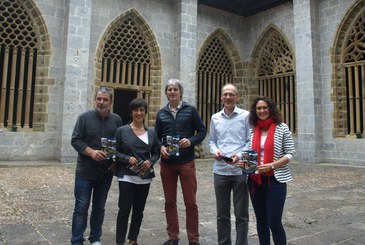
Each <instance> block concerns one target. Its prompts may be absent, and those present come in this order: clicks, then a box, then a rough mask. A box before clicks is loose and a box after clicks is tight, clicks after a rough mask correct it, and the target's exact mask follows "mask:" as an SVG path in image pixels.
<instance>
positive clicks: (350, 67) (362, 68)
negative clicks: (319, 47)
mask: <svg viewBox="0 0 365 245" xmlns="http://www.w3.org/2000/svg"><path fill="white" fill-rule="evenodd" d="M343 67H344V70H345V82H346V102H347V134H349V135H354V134H355V133H356V132H360V133H361V134H363V133H364V129H365V11H364V12H362V14H361V15H360V16H359V17H358V19H357V20H356V21H355V22H354V24H353V26H352V27H350V28H349V30H348V35H347V37H346V40H345V46H344V49H343Z"/></svg>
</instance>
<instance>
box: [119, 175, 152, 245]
mask: <svg viewBox="0 0 365 245" xmlns="http://www.w3.org/2000/svg"><path fill="white" fill-rule="evenodd" d="M149 190H150V184H141V185H137V184H133V183H128V182H124V181H119V201H118V206H119V211H118V217H117V235H116V242H117V244H124V242H125V236H126V234H127V228H128V218H129V213H130V212H131V209H132V207H133V211H132V219H131V224H130V227H129V233H128V239H129V240H132V241H137V237H138V234H139V230H140V228H141V224H142V219H143V211H144V207H145V205H146V200H147V196H148V192H149Z"/></svg>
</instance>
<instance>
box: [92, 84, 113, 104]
mask: <svg viewBox="0 0 365 245" xmlns="http://www.w3.org/2000/svg"><path fill="white" fill-rule="evenodd" d="M99 92H100V93H103V94H109V100H110V101H113V93H112V90H111V89H110V88H106V87H101V88H99V89H98V91H97V92H96V95H98V93H99Z"/></svg>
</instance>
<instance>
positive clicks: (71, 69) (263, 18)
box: [0, 0, 365, 165]
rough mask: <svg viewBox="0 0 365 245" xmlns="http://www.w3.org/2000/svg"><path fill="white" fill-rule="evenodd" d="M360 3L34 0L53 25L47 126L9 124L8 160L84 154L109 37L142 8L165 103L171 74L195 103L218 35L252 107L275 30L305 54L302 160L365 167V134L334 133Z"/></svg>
mask: <svg viewBox="0 0 365 245" xmlns="http://www.w3.org/2000/svg"><path fill="white" fill-rule="evenodd" d="M356 2H360V1H355V0H346V1H338V0H321V1H314V0H304V1H303V0H294V1H293V3H287V4H284V5H280V6H278V7H275V8H273V9H270V10H267V11H264V12H261V13H259V14H257V15H254V16H251V17H248V18H244V17H240V16H237V15H231V14H229V13H227V12H224V11H220V10H216V9H213V8H210V7H207V6H204V5H198V1H197V0H179V1H170V0H133V1H132V0H121V1H120V0H105V1H99V0H86V1H78V0H70V1H66V2H65V1H63V0H54V1H46V0H34V1H31V0H26V1H24V3H28V5H29V6H32V7H34V8H36V9H37V10H38V11H39V13H40V14H41V16H40V18H42V19H43V21H44V23H45V25H46V27H47V30H48V32H49V40H50V47H51V54H50V57H49V59H46V61H45V62H46V66H47V65H48V69H47V73H46V75H45V80H44V81H45V84H46V87H45V88H46V90H45V95H46V98H45V99H46V100H47V103H46V104H45V108H46V115H45V122H46V123H45V127H44V130H43V131H39V132H33V131H21V130H20V131H19V132H10V131H9V130H8V129H4V128H2V129H0V130H1V131H0V137H1V140H0V160H57V161H61V162H71V161H75V157H76V152H75V151H74V150H73V148H72V147H71V145H70V138H71V133H72V129H73V126H74V124H75V121H76V119H77V116H78V115H79V114H80V113H82V112H84V111H86V110H88V109H92V108H93V106H94V85H95V84H94V83H95V81H96V80H97V79H96V75H97V72H98V71H97V69H96V58H97V55H98V48H99V45H100V43H99V42H100V39H101V37H102V35H103V34H105V32H106V31H107V30H108V27H109V26H110V25H112V24H113V21H114V20H116V19H118V17H119V16H121V15H123V14H124V13H126V12H128V11H131V10H133V11H136V13H138V15H139V16H140V17H141V19H142V20H143V21H145V22H146V25H148V27H149V28H150V31H151V36H153V37H154V38H155V40H154V42H156V47H158V48H159V49H158V50H159V52H160V53H159V54H157V55H159V57H160V58H159V59H160V62H161V64H160V65H159V67H158V69H157V70H156V73H157V74H156V79H154V81H153V82H154V85H153V86H155V88H156V89H157V91H158V90H161V91H160V93H159V94H156V95H155V96H154V100H153V101H154V103H155V104H154V106H155V107H156V110H157V108H159V107H161V106H163V105H164V104H166V102H167V101H166V98H165V95H164V91H163V89H164V82H166V81H167V80H168V79H170V78H180V79H181V80H182V82H183V84H184V86H185V88H186V89H185V94H184V100H186V101H188V102H190V103H192V104H194V105H195V103H196V100H195V98H196V97H195V93H196V91H195V87H196V86H195V81H196V69H197V67H196V65H197V58H198V54H199V51H200V50H201V49H202V47H204V44H205V41H206V40H207V39H208V38H209V37H210V36H211V35H215V34H216V33H219V35H221V36H222V37H224V36H226V40H227V42H226V43H225V45H227V50H228V52H229V53H230V55H231V57H232V59H233V60H234V62H235V64H234V66H235V72H236V74H235V77H234V82H235V83H236V84H237V85H238V87H239V88H240V92H241V96H242V98H241V100H240V101H239V105H240V106H241V107H243V108H248V107H249V105H250V102H251V100H252V98H253V96H254V93H255V86H256V84H255V79H254V76H255V71H254V70H253V68H254V67H253V58H254V57H253V55H254V53H255V52H257V51H258V50H259V49H260V47H259V46H257V44H258V43H259V41H260V39H261V38H263V35H264V34H265V31H266V30H267V29H268V28H269V27H275V28H276V29H277V30H279V31H280V32H281V33H282V34H283V36H284V37H285V38H286V39H287V40H288V42H289V44H290V45H291V46H292V48H293V49H294V50H295V54H296V57H295V58H296V80H297V107H298V108H297V111H298V115H297V122H298V124H297V125H298V131H297V132H298V133H297V135H294V138H295V141H296V145H297V153H298V154H297V159H298V160H299V161H304V162H312V163H318V162H335V163H344V164H354V165H365V160H363V159H365V153H363V150H362V149H363V148H364V146H365V145H364V144H365V143H364V140H356V139H353V138H346V137H341V138H339V137H335V136H334V135H333V130H334V120H336V119H335V118H334V117H333V113H334V108H333V99H331V96H332V97H333V96H334V95H333V94H332V83H333V81H332V79H333V77H332V75H333V70H332V64H331V52H332V51H331V50H332V48H333V45H334V39H335V37H336V35H337V32H338V31H339V27H340V25H341V22H342V21H343V18H344V17H345V16H346V14H347V12H348V11H349V9H350V8H351V6H353V5H354V4H356ZM25 5H26V4H25ZM156 110H155V111H156ZM207 127H209V125H207ZM207 140H208V137H207V138H206V140H205V143H204V145H203V148H204V149H205V151H207V146H206V142H207ZM206 155H207V154H206Z"/></svg>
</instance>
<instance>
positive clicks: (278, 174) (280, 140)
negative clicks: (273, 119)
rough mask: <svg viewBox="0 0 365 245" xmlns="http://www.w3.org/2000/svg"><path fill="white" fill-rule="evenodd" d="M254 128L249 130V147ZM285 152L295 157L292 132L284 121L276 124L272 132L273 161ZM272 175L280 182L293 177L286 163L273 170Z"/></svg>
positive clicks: (287, 180)
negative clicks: (273, 132)
mask: <svg viewBox="0 0 365 245" xmlns="http://www.w3.org/2000/svg"><path fill="white" fill-rule="evenodd" d="M253 131H254V128H251V130H250V143H249V149H252V139H253ZM286 154H291V155H292V156H293V157H295V155H294V154H295V148H294V140H293V137H292V134H291V132H290V130H289V128H288V126H287V125H286V124H285V123H280V124H278V125H276V128H275V134H274V161H276V160H278V159H280V158H282V157H283V156H285V155H286ZM274 176H275V178H276V179H277V181H279V182H280V183H286V182H289V181H290V180H292V179H293V177H292V175H291V173H290V170H289V167H288V164H285V165H284V166H282V167H280V168H276V169H275V170H274Z"/></svg>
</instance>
